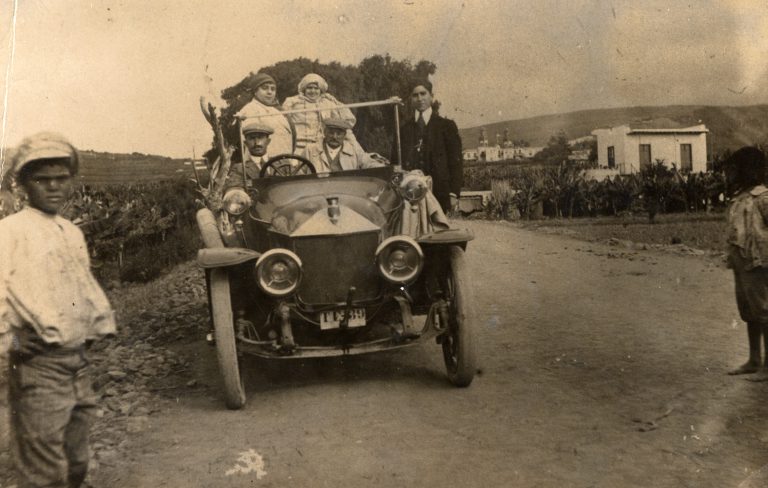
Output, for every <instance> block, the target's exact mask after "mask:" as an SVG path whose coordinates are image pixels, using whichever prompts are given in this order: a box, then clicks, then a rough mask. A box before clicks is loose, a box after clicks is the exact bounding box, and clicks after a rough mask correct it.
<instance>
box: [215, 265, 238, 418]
mask: <svg viewBox="0 0 768 488" xmlns="http://www.w3.org/2000/svg"><path fill="white" fill-rule="evenodd" d="M210 293H211V295H210V298H211V313H212V315H213V327H214V331H215V337H216V352H217V356H218V358H219V371H220V372H221V377H222V380H223V382H224V403H225V404H226V405H227V408H230V409H233V410H237V409H239V408H242V407H243V406H244V405H245V387H244V385H243V380H242V377H241V376H240V365H239V363H238V359H237V345H236V343H235V327H234V321H233V319H232V298H231V296H230V294H229V276H228V275H227V270H226V269H223V268H215V269H212V270H211V274H210Z"/></svg>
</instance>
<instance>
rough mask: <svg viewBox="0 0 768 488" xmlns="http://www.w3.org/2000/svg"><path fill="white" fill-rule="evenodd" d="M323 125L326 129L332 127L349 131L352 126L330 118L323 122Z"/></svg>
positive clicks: (344, 121) (341, 120)
mask: <svg viewBox="0 0 768 488" xmlns="http://www.w3.org/2000/svg"><path fill="white" fill-rule="evenodd" d="M323 124H325V126H326V127H333V128H334V129H344V130H347V129H351V128H352V124H350V123H349V122H347V121H346V120H344V119H338V118H330V119H325V120H323Z"/></svg>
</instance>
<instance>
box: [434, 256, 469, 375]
mask: <svg viewBox="0 0 768 488" xmlns="http://www.w3.org/2000/svg"><path fill="white" fill-rule="evenodd" d="M450 263H451V270H450V273H449V274H448V276H447V277H446V285H447V286H446V288H447V290H446V293H447V298H448V299H449V301H450V302H449V312H448V315H449V317H448V320H449V323H448V327H447V329H448V330H447V331H446V332H445V335H444V336H443V338H442V346H443V359H444V360H445V368H446V371H447V373H448V379H449V380H450V382H451V383H452V384H453V385H455V386H459V387H465V386H469V385H470V383H472V380H473V379H474V377H475V371H476V369H477V364H476V351H475V329H476V325H475V318H474V313H473V310H472V306H473V304H474V301H473V297H472V287H471V284H470V282H469V270H468V269H467V265H466V261H465V259H464V251H463V250H462V249H461V248H460V247H459V246H451V248H450Z"/></svg>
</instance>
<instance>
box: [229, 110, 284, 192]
mask: <svg viewBox="0 0 768 488" xmlns="http://www.w3.org/2000/svg"><path fill="white" fill-rule="evenodd" d="M273 132H274V131H273V130H272V128H271V127H269V126H267V125H264V124H263V123H261V122H258V121H249V122H246V123H245V125H243V139H244V141H245V149H246V151H245V158H244V159H245V175H246V177H247V178H248V179H249V180H254V179H256V178H258V177H259V172H260V171H261V168H262V166H263V165H264V163H266V162H267V160H268V159H269V156H268V155H267V150H268V148H269V143H270V141H271V138H270V136H271V135H272V133H273ZM226 186H228V187H230V186H245V182H244V181H243V163H242V162H239V161H238V162H234V161H233V162H232V166H230V169H229V176H228V177H227V185H226Z"/></svg>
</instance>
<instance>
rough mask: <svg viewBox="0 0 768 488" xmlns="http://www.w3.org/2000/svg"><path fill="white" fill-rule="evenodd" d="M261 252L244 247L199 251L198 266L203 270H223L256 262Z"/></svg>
mask: <svg viewBox="0 0 768 488" xmlns="http://www.w3.org/2000/svg"><path fill="white" fill-rule="evenodd" d="M259 256H261V253H260V252H257V251H254V250H252V249H246V248H244V247H214V248H206V249H200V250H199V251H197V265H198V266H200V267H201V268H223V267H226V266H236V265H238V264H243V263H245V262H248V261H255V260H257V259H259Z"/></svg>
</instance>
